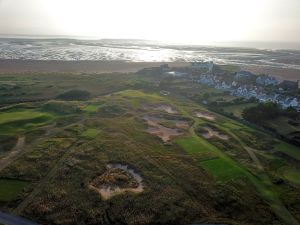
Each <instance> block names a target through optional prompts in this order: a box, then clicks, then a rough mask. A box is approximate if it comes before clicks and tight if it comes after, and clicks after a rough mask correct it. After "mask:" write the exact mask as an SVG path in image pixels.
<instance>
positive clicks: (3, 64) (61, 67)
mask: <svg viewBox="0 0 300 225" xmlns="http://www.w3.org/2000/svg"><path fill="white" fill-rule="evenodd" d="M164 63H167V64H169V66H171V67H181V66H187V65H188V63H186V62H124V61H34V60H0V74H8V73H113V72H116V73H130V72H136V71H138V70H140V69H143V68H148V67H155V66H160V65H161V64H164Z"/></svg>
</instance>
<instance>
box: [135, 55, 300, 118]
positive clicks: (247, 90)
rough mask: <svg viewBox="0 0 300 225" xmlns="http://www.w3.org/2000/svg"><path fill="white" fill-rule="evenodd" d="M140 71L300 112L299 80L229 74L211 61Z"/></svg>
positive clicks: (242, 72)
mask: <svg viewBox="0 0 300 225" xmlns="http://www.w3.org/2000/svg"><path fill="white" fill-rule="evenodd" d="M140 72H147V73H153V74H154V73H156V74H157V73H160V74H162V75H166V76H172V77H178V78H179V77H180V78H186V79H189V80H190V81H192V82H197V83H200V84H203V85H207V86H210V87H213V88H215V89H219V90H224V91H226V92H228V93H229V94H230V95H232V96H237V97H242V98H245V99H248V100H249V99H256V100H257V101H259V102H262V103H264V102H274V103H277V104H279V105H280V106H281V107H282V108H283V109H286V108H289V107H292V108H295V109H296V110H297V111H298V112H300V98H299V92H298V89H299V81H290V80H283V81H282V82H279V81H278V80H277V79H276V78H275V77H273V76H271V75H266V74H261V75H256V74H253V73H251V72H248V71H239V72H235V73H228V72H226V71H223V70H221V69H220V68H219V66H218V65H215V64H214V63H213V62H212V61H209V62H205V61H201V62H192V63H191V64H190V66H188V67H182V68H176V69H174V68H170V67H169V66H168V65H167V64H163V65H161V66H160V67H153V68H145V69H143V70H142V71H140ZM203 103H204V104H205V103H206V102H205V101H204V102H203Z"/></svg>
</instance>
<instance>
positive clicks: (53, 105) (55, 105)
mask: <svg viewBox="0 0 300 225" xmlns="http://www.w3.org/2000/svg"><path fill="white" fill-rule="evenodd" d="M43 108H44V109H45V110H47V111H51V112H55V113H59V114H74V113H80V112H81V109H80V105H78V104H77V103H74V102H64V101H56V100H52V101H48V102H47V103H45V104H44V105H43Z"/></svg>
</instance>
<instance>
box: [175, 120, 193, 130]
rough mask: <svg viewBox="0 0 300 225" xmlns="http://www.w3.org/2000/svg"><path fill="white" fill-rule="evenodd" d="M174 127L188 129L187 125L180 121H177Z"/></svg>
mask: <svg viewBox="0 0 300 225" xmlns="http://www.w3.org/2000/svg"><path fill="white" fill-rule="evenodd" d="M176 127H177V128H179V129H184V130H185V129H188V128H189V127H190V125H189V123H188V122H186V121H180V120H177V121H176Z"/></svg>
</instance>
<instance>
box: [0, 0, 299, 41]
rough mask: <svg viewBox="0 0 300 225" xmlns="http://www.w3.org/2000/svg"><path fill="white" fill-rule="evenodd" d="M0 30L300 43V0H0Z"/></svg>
mask: <svg viewBox="0 0 300 225" xmlns="http://www.w3.org/2000/svg"><path fill="white" fill-rule="evenodd" d="M0 34H10V35H69V36H80V37H94V38H128V39H148V40H158V41H170V42H180V43H187V44H189V43H190V44H206V43H214V42H256V41H258V42H300V0H0Z"/></svg>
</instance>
